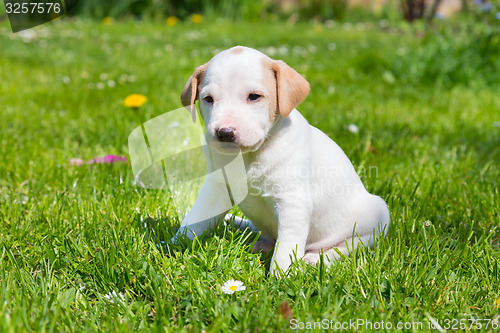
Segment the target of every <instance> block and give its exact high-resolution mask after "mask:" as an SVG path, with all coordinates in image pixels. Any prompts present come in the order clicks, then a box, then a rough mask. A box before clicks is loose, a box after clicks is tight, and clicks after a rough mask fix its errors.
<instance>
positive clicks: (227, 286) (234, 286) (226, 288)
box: [221, 280, 247, 294]
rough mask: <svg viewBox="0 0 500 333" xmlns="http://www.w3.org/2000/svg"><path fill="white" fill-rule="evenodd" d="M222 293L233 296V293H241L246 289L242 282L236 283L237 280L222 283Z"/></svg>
mask: <svg viewBox="0 0 500 333" xmlns="http://www.w3.org/2000/svg"><path fill="white" fill-rule="evenodd" d="M221 289H222V291H223V292H224V293H226V294H234V292H235V291H242V290H245V289H247V287H245V286H244V285H243V282H241V281H238V280H228V281H226V282H225V283H224V285H223V286H222V287H221Z"/></svg>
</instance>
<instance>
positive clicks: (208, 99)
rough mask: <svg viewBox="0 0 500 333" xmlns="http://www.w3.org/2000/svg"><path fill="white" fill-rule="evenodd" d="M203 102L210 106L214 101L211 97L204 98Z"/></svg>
mask: <svg viewBox="0 0 500 333" xmlns="http://www.w3.org/2000/svg"><path fill="white" fill-rule="evenodd" d="M203 100H204V101H205V102H207V103H208V104H212V103H213V102H214V99H213V98H212V96H206V97H205V98H203Z"/></svg>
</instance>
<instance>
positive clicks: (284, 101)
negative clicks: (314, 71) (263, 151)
mask: <svg viewBox="0 0 500 333" xmlns="http://www.w3.org/2000/svg"><path fill="white" fill-rule="evenodd" d="M308 93H309V83H308V82H307V81H306V80H305V79H304V78H303V77H302V76H301V75H300V74H299V73H297V72H296V71H295V70H293V69H292V68H291V67H289V66H288V65H287V64H285V63H284V62H283V61H279V60H278V61H277V60H272V59H271V58H269V57H268V56H266V55H264V54H263V53H261V52H259V51H257V50H254V49H250V48H247V47H242V46H237V47H233V48H231V49H229V50H226V51H223V52H221V53H219V54H217V55H216V56H215V57H213V58H212V59H211V60H210V61H209V62H208V63H206V64H204V65H202V66H200V67H198V68H196V70H195V71H194V73H193V75H192V76H191V78H190V79H189V80H188V82H187V83H186V86H185V87H184V90H183V91H182V94H181V101H182V104H183V105H184V106H190V111H191V116H192V118H193V121H195V120H196V108H195V105H194V104H195V101H196V100H198V101H199V106H200V113H201V116H202V117H203V120H204V122H205V127H206V134H205V135H206V140H207V143H208V144H210V145H212V146H214V147H215V148H218V147H219V148H220V150H223V148H221V147H223V146H225V145H224V143H227V142H230V143H233V144H236V145H237V146H238V147H239V148H240V149H241V151H242V152H249V151H255V150H257V149H258V148H259V147H260V146H261V145H262V143H263V142H264V140H265V138H266V136H267V134H268V132H269V130H270V129H271V128H272V126H273V124H274V123H275V122H276V121H277V120H278V119H279V117H288V115H289V114H290V112H291V111H292V110H293V109H294V108H295V107H296V106H297V105H298V104H299V103H300V102H302V100H304V98H305V97H306V96H307V94H308Z"/></svg>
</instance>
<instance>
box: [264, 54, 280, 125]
mask: <svg viewBox="0 0 500 333" xmlns="http://www.w3.org/2000/svg"><path fill="white" fill-rule="evenodd" d="M273 62H274V60H272V59H270V58H268V57H265V58H263V59H262V67H263V69H264V71H263V72H264V77H263V82H262V85H263V86H264V88H265V89H266V92H267V93H268V94H269V95H268V96H266V98H268V99H269V121H270V122H271V123H274V121H275V120H276V118H277V117H278V115H279V110H278V95H277V93H276V88H277V85H276V73H275V72H274V70H273V69H272V64H273Z"/></svg>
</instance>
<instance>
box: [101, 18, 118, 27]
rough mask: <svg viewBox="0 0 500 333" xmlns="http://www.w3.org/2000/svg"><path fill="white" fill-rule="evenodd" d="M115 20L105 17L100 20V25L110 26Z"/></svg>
mask: <svg viewBox="0 0 500 333" xmlns="http://www.w3.org/2000/svg"><path fill="white" fill-rule="evenodd" d="M114 21H115V20H114V19H113V18H112V17H109V16H106V17H105V18H103V19H102V23H103V24H105V25H111V24H113V22H114Z"/></svg>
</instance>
